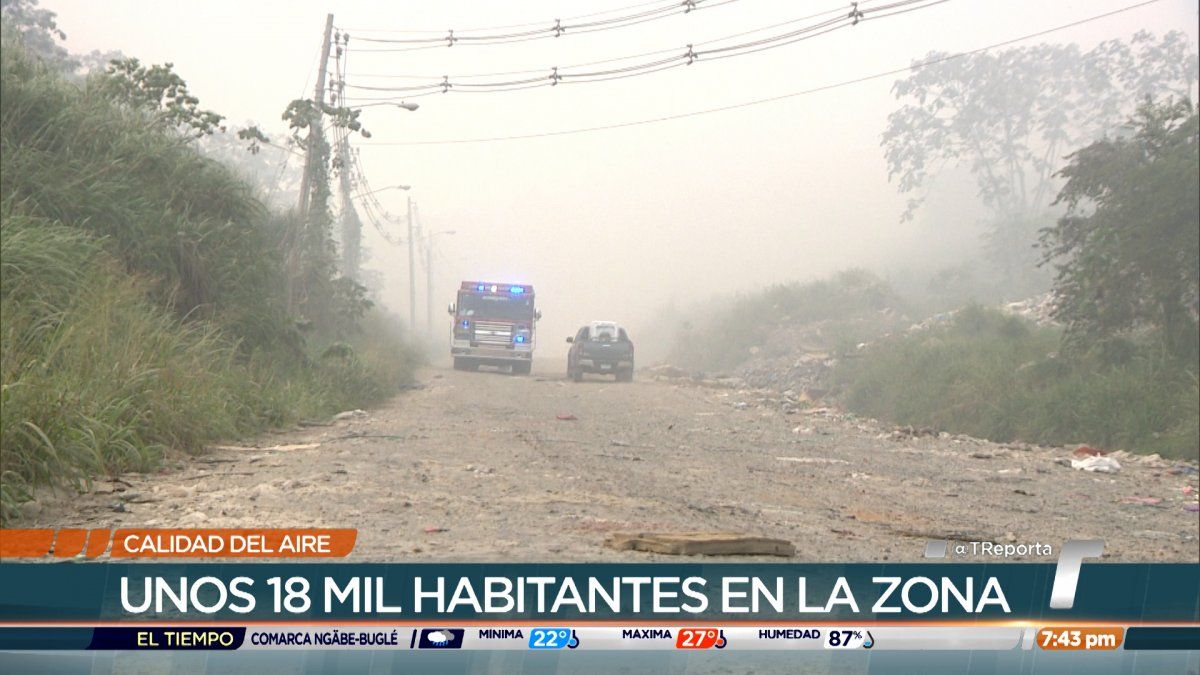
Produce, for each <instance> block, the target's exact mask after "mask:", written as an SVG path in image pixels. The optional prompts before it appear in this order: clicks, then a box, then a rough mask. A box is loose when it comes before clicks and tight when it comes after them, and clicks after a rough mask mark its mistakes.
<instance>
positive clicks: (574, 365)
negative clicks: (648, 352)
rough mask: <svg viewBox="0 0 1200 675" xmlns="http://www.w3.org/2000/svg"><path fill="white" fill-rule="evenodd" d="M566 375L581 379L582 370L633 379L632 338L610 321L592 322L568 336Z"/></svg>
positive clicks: (620, 379)
mask: <svg viewBox="0 0 1200 675" xmlns="http://www.w3.org/2000/svg"><path fill="white" fill-rule="evenodd" d="M567 342H569V343H571V350H570V351H569V352H567V377H569V378H571V379H572V380H574V381H576V382H582V381H583V374H584V373H601V374H605V375H607V374H612V375H615V376H616V378H617V381H618V382H630V381H632V380H633V341H632V340H630V339H629V333H627V332H626V331H625V329H624V328H622V327H621V326H618V325H617V324H616V323H614V322H612V321H593V322H592V323H590V324H588V325H586V326H583V327H582V328H580V329H579V331H578V332H577V333H576V334H575V336H574V337H569V338H567Z"/></svg>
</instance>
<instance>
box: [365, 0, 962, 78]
mask: <svg viewBox="0 0 1200 675" xmlns="http://www.w3.org/2000/svg"><path fill="white" fill-rule="evenodd" d="M944 2H948V0H897V1H896V2H893V3H891V4H888V5H883V6H881V7H876V8H872V9H866V10H863V9H859V8H858V7H857V6H855V5H851V7H850V11H849V12H848V13H844V14H842V13H839V15H838V16H836V17H833V18H830V19H825V20H823V21H820V22H818V23H816V24H812V25H807V26H802V27H799V28H794V29H792V30H790V31H788V32H785V33H781V34H776V35H771V36H768V37H761V38H757V39H755V40H751V41H748V42H742V43H738V44H730V45H723V46H714V47H711V48H709V49H696V45H695V44H688V45H687V46H686V49H684V48H677V49H675V50H662V51H661V52H658V53H663V52H670V51H673V52H674V54H673V55H671V56H667V57H663V58H659V59H656V60H653V61H649V62H644V63H637V64H631V65H625V66H619V67H613V68H608V69H604V70H592V71H587V72H579V73H576V72H570V70H571V69H570V68H569V67H558V66H555V67H551V68H544V69H542V70H540V71H530V72H533V73H538V74H537V75H535V76H531V77H526V78H522V79H515V80H514V79H508V80H503V81H493V82H452V81H451V80H450V77H449V76H448V75H447V76H443V77H441V78H440V80H435V81H430V82H426V83H424V84H416V85H410V86H400V87H396V86H373V85H358V84H348V85H346V86H347V88H349V89H360V90H365V91H372V92H396V93H400V94H407V95H424V94H429V93H450V92H482V91H514V90H518V89H532V88H535V87H539V86H546V87H550V86H556V85H558V84H575V83H582V82H603V81H608V80H614V79H623V78H625V77H635V76H639V75H646V74H649V73H655V72H659V71H662V70H667V69H668V68H670V67H674V66H678V65H691V64H693V63H695V62H697V61H703V60H706V59H707V60H719V59H724V58H731V57H734V56H742V55H745V54H752V53H755V52H759V51H764V50H767V49H774V48H778V47H784V46H787V45H791V44H795V43H796V42H800V41H802V40H807V39H810V38H814V37H817V36H820V35H824V34H826V33H830V32H832V31H834V30H840V29H843V28H851V27H853V26H856V25H858V24H859V23H861V22H864V21H869V20H873V19H883V18H887V17H890V16H895V15H898V14H903V13H905V12H909V11H915V10H918V9H926V8H929V7H933V6H935V5H939V4H942V3H944ZM824 14H828V12H826V13H822V15H824ZM785 23H788V22H785ZM760 30H761V29H760ZM760 30H756V31H749V32H751V33H753V32H760ZM720 41H721V40H715V41H712V42H714V43H715V42H720ZM630 58H633V57H625V58H623V59H610V61H622V60H628V59H630ZM356 100H389V99H387V98H375V99H369V98H360V99H356Z"/></svg>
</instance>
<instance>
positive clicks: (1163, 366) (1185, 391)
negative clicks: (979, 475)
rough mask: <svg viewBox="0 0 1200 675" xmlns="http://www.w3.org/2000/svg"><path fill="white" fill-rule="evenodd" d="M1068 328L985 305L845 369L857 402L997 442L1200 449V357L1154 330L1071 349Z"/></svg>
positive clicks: (892, 416) (894, 418)
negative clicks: (1167, 343)
mask: <svg viewBox="0 0 1200 675" xmlns="http://www.w3.org/2000/svg"><path fill="white" fill-rule="evenodd" d="M1060 341H1061V333H1060V331H1058V330H1056V329H1051V328H1043V327H1037V326H1035V325H1033V324H1032V323H1030V322H1027V321H1025V320H1023V319H1020V318H1017V317H1011V316H1006V315H1003V314H1001V313H1000V312H997V311H994V310H987V309H983V308H980V307H968V308H965V309H963V310H962V311H960V312H959V313H958V314H957V315H956V316H955V319H954V321H953V322H952V323H951V324H950V325H947V326H944V327H941V328H934V329H930V330H928V331H922V332H919V333H914V334H911V335H907V336H903V337H898V338H893V339H889V340H884V341H882V342H879V343H877V344H874V345H872V346H871V347H870V348H869V349H868V350H867V351H866V352H865V353H864V354H863V355H862V356H861V357H860V358H857V359H849V360H847V361H846V362H845V363H843V365H841V366H840V367H839V368H838V369H837V371H836V372H835V377H836V379H837V381H838V384H839V385H840V386H841V387H842V388H844V391H845V404H846V406H847V408H848V409H850V410H852V411H854V412H857V413H861V414H864V415H869V416H871V417H877V418H880V419H883V420H887V421H889V422H892V423H895V424H906V425H917V426H929V427H933V428H935V429H939V430H945V431H950V432H955V433H965V434H969V435H972V436H978V437H981V438H988V439H991V440H993V441H1015V440H1021V441H1027V442H1034V443H1044V444H1070V443H1089V444H1094V445H1097V446H1100V447H1105V448H1124V449H1127V450H1130V451H1133V452H1143V453H1150V452H1158V453H1161V454H1163V455H1165V456H1171V457H1191V458H1196V457H1197V456H1198V455H1200V450H1198V448H1200V430H1198V428H1197V418H1198V417H1200V415H1197V412H1198V411H1200V388H1198V387H1197V377H1196V364H1195V363H1191V364H1181V363H1180V362H1178V361H1177V360H1174V359H1172V358H1170V357H1169V356H1168V355H1167V354H1166V353H1165V352H1164V351H1163V350H1161V349H1160V348H1159V347H1157V346H1155V345H1156V343H1155V342H1154V341H1153V340H1146V341H1145V342H1134V341H1126V342H1125V343H1124V344H1123V345H1121V346H1120V347H1114V346H1112V345H1108V346H1106V347H1105V348H1104V350H1103V351H1100V350H1097V351H1094V352H1091V353H1086V354H1080V355H1072V356H1070V357H1066V356H1061V355H1059V354H1058V353H1057V350H1058V347H1059V345H1060Z"/></svg>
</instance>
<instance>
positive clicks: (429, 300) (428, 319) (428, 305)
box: [425, 232, 433, 337]
mask: <svg viewBox="0 0 1200 675" xmlns="http://www.w3.org/2000/svg"><path fill="white" fill-rule="evenodd" d="M425 324H426V326H425V329H426V331H427V332H428V333H429V337H433V233H432V232H430V233H429V234H427V235H425Z"/></svg>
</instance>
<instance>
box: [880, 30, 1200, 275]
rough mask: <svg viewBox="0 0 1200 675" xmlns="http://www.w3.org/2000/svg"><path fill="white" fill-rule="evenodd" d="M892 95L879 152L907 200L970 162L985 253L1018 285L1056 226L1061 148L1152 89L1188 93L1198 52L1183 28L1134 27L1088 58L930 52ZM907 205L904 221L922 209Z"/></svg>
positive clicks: (1054, 50)
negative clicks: (895, 106)
mask: <svg viewBox="0 0 1200 675" xmlns="http://www.w3.org/2000/svg"><path fill="white" fill-rule="evenodd" d="M924 62H926V63H929V64H930V65H927V66H922V67H920V68H918V69H916V70H915V71H914V72H913V73H912V74H911V75H910V76H908V77H907V78H905V79H903V80H900V81H898V82H896V83H895V85H894V86H893V88H892V90H893V92H894V93H895V95H896V98H897V99H899V100H901V101H905V105H904V106H903V107H901V108H900V109H899V110H896V111H895V112H893V113H892V114H891V115H889V116H888V124H887V128H886V129H885V131H884V133H883V139H882V145H883V147H884V155H885V158H886V160H887V165H888V176H889V179H891V178H897V179H898V184H899V189H900V191H901V192H902V193H906V194H913V193H915V192H917V191H918V190H919V189H921V188H922V187H926V186H927V185H928V183H929V182H930V181H931V179H932V178H933V177H935V176H936V174H937V173H938V172H939V171H940V170H941V169H942V168H943V167H944V166H945V165H947V164H954V165H965V166H966V167H967V168H968V169H969V170H970V171H971V173H972V175H974V177H975V179H976V183H977V185H978V188H979V197H980V199H981V201H982V202H983V204H984V206H986V207H987V209H988V210H989V212H990V213H991V215H990V218H989V222H988V229H989V235H988V242H987V243H988V250H989V252H990V254H991V257H992V259H993V261H994V262H997V263H999V264H1000V265H1001V266H1002V267H1003V268H1004V270H1005V271H1006V276H1007V277H1009V279H1010V280H1011V279H1013V278H1014V277H1015V276H1016V275H1018V274H1020V273H1021V271H1022V270H1026V269H1032V263H1033V262H1034V260H1033V258H1032V255H1031V252H1032V248H1031V245H1032V244H1033V243H1034V241H1035V238H1036V233H1037V231H1038V230H1039V229H1040V228H1041V227H1042V226H1044V225H1046V224H1049V223H1051V222H1053V218H1054V213H1053V212H1052V211H1051V209H1050V206H1051V203H1050V202H1051V198H1052V196H1053V195H1054V192H1055V189H1056V185H1057V181H1056V180H1055V171H1056V170H1057V169H1058V167H1059V165H1060V153H1062V152H1064V151H1065V150H1066V149H1068V148H1073V147H1080V146H1082V145H1084V144H1086V143H1088V142H1090V141H1092V140H1094V139H1096V138H1098V137H1100V136H1101V135H1103V134H1104V133H1106V132H1109V131H1112V130H1113V129H1116V128H1118V127H1119V125H1120V124H1121V123H1122V122H1123V121H1124V120H1125V119H1126V118H1127V117H1128V116H1129V114H1130V113H1131V112H1132V111H1131V108H1130V105H1129V103H1130V102H1132V101H1136V100H1138V98H1139V97H1141V96H1145V95H1147V94H1149V95H1154V96H1159V97H1161V96H1166V95H1176V96H1187V95H1189V93H1190V92H1191V90H1192V88H1193V87H1194V85H1195V82H1196V77H1197V59H1196V54H1195V52H1194V51H1192V47H1191V44H1190V41H1189V40H1188V38H1187V37H1186V36H1185V35H1183V34H1182V33H1178V32H1172V33H1168V34H1166V35H1165V36H1163V38H1162V39H1161V40H1156V39H1155V37H1154V36H1153V35H1151V34H1150V33H1146V32H1139V33H1137V34H1136V35H1134V36H1133V38H1132V40H1131V41H1130V42H1128V43H1126V42H1122V41H1120V40H1109V41H1106V42H1102V43H1101V44H1099V45H1097V46H1096V47H1095V48H1094V49H1092V50H1091V51H1087V52H1082V51H1080V49H1079V47H1078V46H1077V45H1035V46H1031V47H1019V48H1013V49H1005V50H1002V51H996V52H981V53H977V54H972V55H969V56H963V57H958V58H950V57H949V56H948V55H946V54H942V53H937V52H932V53H930V54H929V55H928V56H927V57H926V58H925V59H924ZM921 202H922V197H921V196H915V197H913V198H911V199H910V201H909V203H908V208H907V209H906V210H905V212H904V216H903V219H904V220H907V219H910V218H911V217H912V216H913V214H914V213H915V211H916V210H917V209H918V208H919V207H920V205H921Z"/></svg>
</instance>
